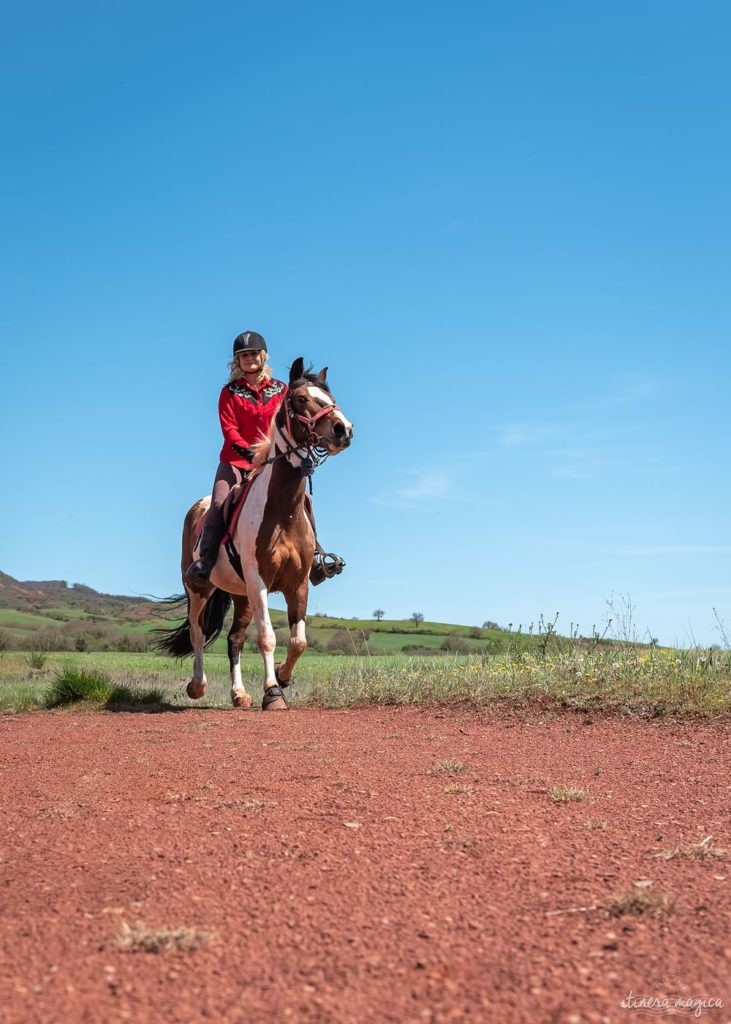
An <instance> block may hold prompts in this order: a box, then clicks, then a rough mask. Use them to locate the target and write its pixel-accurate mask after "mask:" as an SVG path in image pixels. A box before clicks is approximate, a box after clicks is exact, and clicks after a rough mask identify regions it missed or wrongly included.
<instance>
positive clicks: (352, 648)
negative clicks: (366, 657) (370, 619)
mask: <svg viewBox="0 0 731 1024" xmlns="http://www.w3.org/2000/svg"><path fill="white" fill-rule="evenodd" d="M369 635H370V630H367V629H364V630H360V629H358V630H355V629H336V630H335V632H334V633H333V635H332V636H331V637H330V639H329V640H328V642H327V649H328V651H332V652H333V653H337V654H367V653H368V644H367V643H366V641H367V640H368V636H369Z"/></svg>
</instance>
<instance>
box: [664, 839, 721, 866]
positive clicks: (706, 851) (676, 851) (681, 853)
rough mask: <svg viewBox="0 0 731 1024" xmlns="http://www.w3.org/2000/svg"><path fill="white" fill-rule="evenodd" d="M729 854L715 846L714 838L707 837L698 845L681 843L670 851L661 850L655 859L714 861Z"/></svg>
mask: <svg viewBox="0 0 731 1024" xmlns="http://www.w3.org/2000/svg"><path fill="white" fill-rule="evenodd" d="M727 852H728V851H727V850H724V849H722V848H721V847H720V846H714V845H713V838H712V837H711V836H706V838H705V839H701V840H700V842H698V843H680V844H679V845H678V846H673V847H671V848H670V849H669V850H661V851H660V853H654V854H653V857H656V858H657V859H658V860H673V859H674V858H675V857H682V858H684V859H685V860H712V859H713V858H720V857H725V856H726V854H727Z"/></svg>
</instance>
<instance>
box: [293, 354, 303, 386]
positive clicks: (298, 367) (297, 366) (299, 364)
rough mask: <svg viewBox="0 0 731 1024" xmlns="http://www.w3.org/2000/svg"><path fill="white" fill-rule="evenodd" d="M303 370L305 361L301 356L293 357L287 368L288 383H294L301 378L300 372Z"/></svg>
mask: <svg viewBox="0 0 731 1024" xmlns="http://www.w3.org/2000/svg"><path fill="white" fill-rule="evenodd" d="M304 372H305V361H304V359H303V358H302V356H299V358H297V359H295V361H294V362H293V363H292V365H291V367H290V369H289V383H290V384H294V382H295V381H296V380H301V378H302V374H303V373H304Z"/></svg>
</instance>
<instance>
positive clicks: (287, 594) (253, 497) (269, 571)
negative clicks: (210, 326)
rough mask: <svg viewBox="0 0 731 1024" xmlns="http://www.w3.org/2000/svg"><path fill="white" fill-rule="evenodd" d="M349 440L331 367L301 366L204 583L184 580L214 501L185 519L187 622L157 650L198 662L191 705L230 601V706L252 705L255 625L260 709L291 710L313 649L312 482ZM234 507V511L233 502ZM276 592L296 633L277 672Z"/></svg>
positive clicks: (166, 634)
mask: <svg viewBox="0 0 731 1024" xmlns="http://www.w3.org/2000/svg"><path fill="white" fill-rule="evenodd" d="M352 438H353V425H352V423H351V422H350V421H349V420H348V419H346V417H345V415H344V414H343V412H342V411H341V410H340V409H339V408H338V406H337V405H336V404H335V399H334V398H333V395H332V392H331V391H330V387H329V384H328V382H327V367H325V368H324V369H322V370H320V372H319V373H317V374H315V373H313V372H312V367H309V368H308V369H307V370H305V366H304V360H303V359H302V358H298V359H296V360H295V361H294V363H293V364H292V367H291V369H290V374H289V388H288V391H287V394H286V396H285V398H284V400H283V402H282V403H281V404H280V406H279V409H278V410H277V413H276V415H275V417H274V419H273V421H272V425H271V428H270V431H269V435H268V436H267V437H265V438H262V439H261V440H260V441H258V442H257V443H256V444H255V445H254V446H253V449H254V459H253V463H254V470H253V471H252V474H251V476H250V478H249V481H248V482H247V483H246V484H245V485H244V488H245V491H246V493H245V495H244V501H243V505H242V506H241V508H240V511H239V512H238V518H236V519H235V525H232V521H231V520H229V522H230V525H229V531H228V536H227V538H226V542H225V544H222V545H221V547H220V549H219V552H218V558H217V560H216V564H215V566H214V567H213V570H212V572H211V575H210V580H209V581H208V582H205V583H197V582H193V581H191V580H190V579H189V578H188V577H186V575H185V571H186V569H187V567H188V566H189V565H190V564H191V562H192V561H193V560H194V558H196V557H197V548H198V543H199V537H200V526H201V525H202V524H201V520H202V518H203V516H204V515H205V514H206V512H207V510H208V507H209V505H210V501H211V499H210V496H209V497H206V498H202V499H200V500H199V501H197V502H196V503H195V504H194V505H192V506H191V508H190V509H189V510H188V513H187V515H186V517H185V522H184V524H183V546H182V558H181V569H182V573H183V586H184V588H185V596H186V597H187V602H188V609H187V610H188V615H187V618H186V620H185V622H184V623H183V624H182V625H181V626H178V627H177V628H174V629H170V630H162V631H160V632H161V634H162V635H161V637H160V639H158V640H157V641H156V644H155V646H156V647H157V648H158V649H159V650H163V651H166V652H167V653H168V654H171V655H173V656H174V657H178V658H183V657H185V656H186V655H189V654H192V655H193V677H192V679H191V680H190V682H189V683H188V686H187V689H186V692H187V694H188V696H189V697H190V698H192V699H193V700H198V699H199V698H201V697H202V696H203V695H204V694H205V692H206V689H207V680H206V674H205V672H204V670H203V650H204V648H207V647H209V646H210V645H211V644H212V643H213V641H214V640H215V639H216V638H217V637H218V635H219V634H220V632H221V629H222V628H223V621H224V617H225V615H226V612H227V611H228V608H229V605H230V603H231V600H233V606H234V611H233V621H232V623H231V628H230V630H229V632H228V660H229V668H230V673H231V702H232V704H233V706H234V707H236V708H244V709H246V708H250V707H251V705H252V700H251V697H250V696H249V694H248V693H247V692H246V690H245V689H244V685H243V683H242V680H241V649H242V647H243V645H244V635H245V633H246V628H247V626H248V625H249V623H250V622H251V619H252V616H253V618H254V621H255V622H256V639H257V646H258V648H259V653H260V654H261V656H262V658H263V661H264V696H263V699H262V709H263V710H265V711H280V710H281V711H284V710H286V709H287V707H288V705H287V702H286V700H285V697H284V694H283V692H282V690H283V688H285V687H287V686H288V685H289V684H290V682H291V681H292V673H293V671H294V666H295V664H296V662H297V661H298V660H299V658H300V657H301V656H302V654H303V653H304V651H305V648H306V647H307V638H306V636H305V614H306V612H307V599H308V596H309V574H310V568H311V566H312V560H313V558H314V555H315V549H316V543H317V538H316V534H315V527H314V517H313V515H312V509H311V502H310V499H309V495H308V494H307V481H308V478H309V477H311V475H312V473H313V472H314V469H315V468H316V467H317V466H318V465H319V464H320V463H321V462H322V461H323V459H325V458H327V456H328V455H336V454H338V453H339V452H342V451H344V450H345V449H346V448H348V447H349V446H350V443H351V441H352ZM230 500H231V501H232V502H233V501H235V495H234V494H232V495H231V499H230ZM229 514H230V510H229ZM320 550H321V549H320ZM229 552H230V554H229ZM275 592H278V593H282V594H284V598H285V600H286V603H287V616H288V620H289V629H290V635H289V642H288V644H287V656H286V659H285V660H284V661H283V662H280V663H278V664H276V665H275V663H274V650H275V647H276V637H275V635H274V630H273V629H272V623H271V619H270V617H269V607H268V595H269V594H270V593H275Z"/></svg>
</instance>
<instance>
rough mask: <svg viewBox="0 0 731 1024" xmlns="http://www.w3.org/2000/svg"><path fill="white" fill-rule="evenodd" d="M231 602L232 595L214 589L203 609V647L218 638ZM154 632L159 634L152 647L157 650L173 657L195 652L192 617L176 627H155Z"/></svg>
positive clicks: (183, 656)
mask: <svg viewBox="0 0 731 1024" xmlns="http://www.w3.org/2000/svg"><path fill="white" fill-rule="evenodd" d="M230 604H231V595H230V594H227V593H226V591H225V590H219V589H218V587H217V588H216V589H215V590H214V591H213V593H212V594H211V596H210V597H209V598H208V601H207V602H206V607H205V609H204V611H203V632H204V634H205V638H206V639H205V643H204V644H203V647H204V648H206V647H210V646H211V644H212V643H213V642H214V641H215V640H216V639H217V638H218V636H219V634H220V632H221V630H222V629H223V620H224V619H225V618H226V612H227V611H228V608H229V605H230ZM152 632H153V633H158V634H159V636H158V638H157V639H156V640H153V642H152V644H151V647H152V649H153V650H155V651H164V652H165V653H166V654H169V655H170V656H171V657H172V658H185V657H187V655H189V654H192V653H193V644H192V643H191V641H190V619H186V620H185V622H183V623H181V625H179V626H176V627H175V628H174V629H154V630H152Z"/></svg>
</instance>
